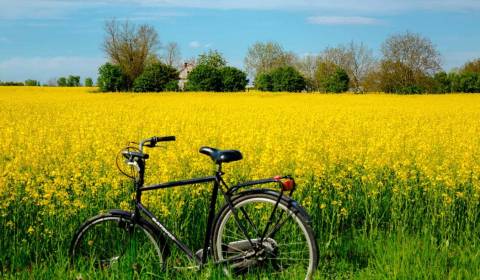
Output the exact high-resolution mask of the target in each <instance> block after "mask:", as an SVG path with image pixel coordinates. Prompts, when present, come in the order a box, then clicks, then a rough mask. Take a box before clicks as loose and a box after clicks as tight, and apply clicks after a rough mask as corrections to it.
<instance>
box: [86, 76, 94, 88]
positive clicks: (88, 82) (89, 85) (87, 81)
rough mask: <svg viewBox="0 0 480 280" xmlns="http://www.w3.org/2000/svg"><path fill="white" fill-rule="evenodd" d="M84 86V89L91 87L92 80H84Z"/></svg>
mask: <svg viewBox="0 0 480 280" xmlns="http://www.w3.org/2000/svg"><path fill="white" fill-rule="evenodd" d="M85 86H86V87H93V80H92V78H90V77H88V78H85Z"/></svg>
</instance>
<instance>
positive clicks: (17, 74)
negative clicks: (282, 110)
mask: <svg viewBox="0 0 480 280" xmlns="http://www.w3.org/2000/svg"><path fill="white" fill-rule="evenodd" d="M113 18H116V19H117V20H127V19H128V20H129V21H131V22H133V23H135V24H149V25H152V26H154V27H155V29H156V30H157V32H158V34H159V38H160V41H161V43H163V44H166V43H168V42H177V43H178V44H179V46H180V50H181V54H182V57H183V58H184V59H188V58H192V57H196V56H198V55H199V54H201V53H203V52H206V51H208V50H209V49H216V50H218V51H220V52H221V53H223V54H224V56H225V58H226V59H227V62H228V63H229V64H230V65H233V66H236V67H240V68H243V59H244V57H245V54H246V53H247V50H248V47H249V46H251V45H252V44H253V43H255V42H257V41H260V42H265V41H275V42H278V43H280V44H281V45H282V46H283V48H284V49H285V50H287V51H292V52H294V53H296V54H297V55H299V56H303V55H307V54H318V53H320V52H321V51H322V50H323V49H325V48H326V47H335V46H337V45H339V44H348V43H349V42H351V41H354V42H357V43H359V42H363V43H364V44H366V45H367V46H368V47H369V48H371V49H372V50H373V52H374V54H375V55H376V56H380V55H381V53H380V47H381V45H382V42H383V41H384V40H385V39H386V38H387V37H388V36H390V35H393V34H398V33H403V32H406V31H409V32H414V33H419V34H421V35H422V36H425V37H428V38H429V39H430V40H431V41H432V42H433V44H434V45H435V46H436V47H437V49H438V50H439V52H440V53H441V55H442V66H443V68H444V69H445V70H446V71H449V70H451V69H452V68H454V67H460V66H461V65H462V64H464V63H465V62H466V61H468V60H471V59H475V58H478V57H480V31H479V30H480V1H479V0H424V1H420V0H403V1H399V0H363V1H354V0H346V1H342V0H336V1H331V0H263V1H262V0H236V1H227V0H130V1H127V0H82V1H69V0H0V80H2V81H24V80H26V79H36V80H40V81H42V82H43V83H46V82H47V81H49V80H53V79H56V78H58V77H60V76H68V75H80V76H81V77H82V81H83V79H84V78H85V77H92V78H94V79H95V78H96V77H97V70H98V67H99V66H100V65H101V64H103V63H105V62H106V61H107V57H106V56H105V54H104V53H103V51H102V48H101V44H102V41H103V38H104V30H103V27H104V23H105V21H106V20H111V19H113Z"/></svg>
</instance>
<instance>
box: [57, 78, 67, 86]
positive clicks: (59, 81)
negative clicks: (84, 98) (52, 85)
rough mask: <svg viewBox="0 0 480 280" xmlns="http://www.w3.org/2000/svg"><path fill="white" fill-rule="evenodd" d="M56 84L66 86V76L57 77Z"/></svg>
mask: <svg viewBox="0 0 480 280" xmlns="http://www.w3.org/2000/svg"><path fill="white" fill-rule="evenodd" d="M57 85H58V86H59V87H66V86H67V78H65V77H60V78H58V80H57Z"/></svg>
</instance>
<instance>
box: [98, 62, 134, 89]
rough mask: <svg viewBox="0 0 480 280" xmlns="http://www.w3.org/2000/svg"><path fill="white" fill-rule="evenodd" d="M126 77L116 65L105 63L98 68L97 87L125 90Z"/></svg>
mask: <svg viewBox="0 0 480 280" xmlns="http://www.w3.org/2000/svg"><path fill="white" fill-rule="evenodd" d="M125 81H126V77H125V75H123V73H122V69H121V68H120V66H118V65H114V64H111V63H108V62H107V63H105V64H104V65H102V66H100V68H99V69H98V81H97V82H98V87H99V88H100V91H103V92H107V91H123V90H127V85H126V82H125Z"/></svg>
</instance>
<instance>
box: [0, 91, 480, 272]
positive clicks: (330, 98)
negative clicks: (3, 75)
mask: <svg viewBox="0 0 480 280" xmlns="http://www.w3.org/2000/svg"><path fill="white" fill-rule="evenodd" d="M153 135H176V136H177V141H176V142H172V143H168V144H166V148H165V149H155V150H151V151H150V159H149V161H148V164H149V165H148V166H147V183H148V182H150V183H153V182H160V181H166V180H170V179H182V178H188V177H193V176H200V175H207V174H210V172H211V171H212V170H213V166H212V163H211V161H210V159H209V158H207V157H206V156H204V155H201V154H199V153H198V149H199V147H201V146H204V145H208V146H212V147H219V148H233V149H239V150H240V151H242V153H243V156H244V159H243V160H242V161H239V162H235V163H230V164H227V165H225V172H226V175H225V178H226V179H227V181H228V182H230V183H232V182H240V181H243V180H247V179H255V178H264V177H269V176H273V175H277V174H292V175H293V176H295V177H296V179H297V183H298V185H299V191H298V192H297V193H296V194H295V196H294V198H296V199H298V200H299V201H300V202H301V203H302V204H303V205H304V206H305V207H306V208H307V209H308V211H309V212H310V214H311V216H312V219H313V221H314V228H315V231H316V234H317V237H318V242H319V247H320V248H319V249H320V265H319V273H318V274H317V275H316V277H318V278H322V279H323V278H327V279H328V278H332V277H337V278H359V279H360V278H361V279H371V278H379V279H383V278H390V279H391V278H404V279H412V278H417V279H418V278H421V279H446V278H453V279H457V278H458V279H462V278H474V277H478V275H480V254H479V252H480V238H479V237H480V95H475V94H463V95H460V94H458V95H457V94H451V95H423V96H397V95H384V94H367V95H353V94H342V95H333V94H332V95H326V94H288V93H285V94H268V93H256V92H250V93H238V94H214V93H210V94H208V93H188V94H184V93H161V94H126V93H119V94H99V93H95V92H93V89H85V88H40V87H34V88H29V87H0V139H1V141H0V269H1V271H0V278H19V277H20V278H32V276H33V275H35V277H33V278H52V277H54V278H65V277H69V278H78V277H79V276H78V275H77V274H76V273H77V272H75V271H71V270H70V269H69V268H68V261H67V257H66V254H67V250H68V245H69V241H70V238H71V236H72V235H73V233H74V231H75V229H76V228H77V227H78V225H79V224H80V223H81V222H82V221H83V220H84V219H86V218H87V217H89V216H91V215H94V214H96V213H98V212H100V211H101V210H102V209H109V208H119V207H120V208H126V209H129V208H131V199H132V190H131V187H130V185H129V181H128V180H127V178H126V177H122V176H121V175H120V173H119V172H118V170H117V169H116V166H115V156H116V154H117V152H118V151H119V150H120V149H121V148H122V147H124V146H125V145H126V144H128V142H129V141H138V140H140V139H142V138H146V137H149V136H153ZM208 195H209V189H208V187H207V186H198V187H195V188H193V189H188V188H182V189H176V190H174V191H168V192H167V191H159V192H157V193H154V194H151V195H148V196H146V197H145V201H146V202H147V204H148V205H149V206H151V207H153V209H155V213H156V214H158V215H159V217H162V218H166V219H169V220H171V222H170V224H169V225H170V226H171V227H172V228H174V229H175V230H174V231H176V232H178V234H179V235H180V236H181V237H182V238H185V239H186V240H187V243H188V244H189V245H192V246H193V247H195V246H197V247H199V246H200V244H201V238H200V236H202V231H203V228H204V224H205V219H206V218H203V217H204V215H205V213H206V212H207V208H208V207H207V203H208ZM172 217H181V219H172ZM205 217H206V216H205ZM192 221H195V222H192ZM190 273H192V272H188V273H183V274H182V273H177V274H174V275H175V277H177V278H188V277H191V274H190ZM215 275H216V276H215ZM219 275H220V276H219ZM42 276H43V277H42ZM193 276H194V277H195V278H204V279H211V278H212V277H220V278H221V277H222V276H221V274H217V272H216V271H215V269H213V268H212V269H209V268H207V269H206V270H205V271H204V272H201V273H199V274H198V273H194V274H193ZM169 277H172V275H170V276H169ZM87 278H88V277H87ZM92 278H94V277H93V276H92ZM107 278H108V277H107Z"/></svg>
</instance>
